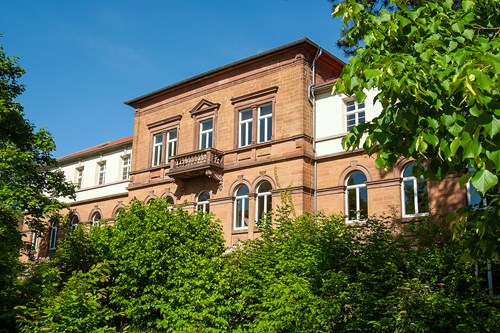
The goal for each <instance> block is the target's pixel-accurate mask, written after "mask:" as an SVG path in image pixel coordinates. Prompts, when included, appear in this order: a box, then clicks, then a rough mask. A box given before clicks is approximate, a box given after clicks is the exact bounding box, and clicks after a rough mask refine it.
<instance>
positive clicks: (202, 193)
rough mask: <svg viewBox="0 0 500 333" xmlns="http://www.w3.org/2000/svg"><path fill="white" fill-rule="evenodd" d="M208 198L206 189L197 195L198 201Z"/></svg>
mask: <svg viewBox="0 0 500 333" xmlns="http://www.w3.org/2000/svg"><path fill="white" fill-rule="evenodd" d="M208 199H210V194H209V193H208V192H207V191H203V192H201V193H200V196H199V197H198V201H208Z"/></svg>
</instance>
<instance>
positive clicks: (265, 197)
mask: <svg viewBox="0 0 500 333" xmlns="http://www.w3.org/2000/svg"><path fill="white" fill-rule="evenodd" d="M264 184H269V186H270V187H271V189H272V186H271V183H269V182H268V181H264V182H262V183H261V184H260V185H259V187H258V188H257V200H256V201H257V203H256V207H255V219H256V220H257V221H259V220H260V219H261V218H262V215H264V217H265V216H266V215H267V213H269V210H268V206H269V204H271V205H272V193H271V190H269V191H265V192H261V187H262V185H264ZM260 198H263V201H264V203H263V205H264V207H263V209H262V214H259V210H260V209H259V208H260V205H259V203H260Z"/></svg>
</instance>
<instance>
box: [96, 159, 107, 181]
mask: <svg viewBox="0 0 500 333" xmlns="http://www.w3.org/2000/svg"><path fill="white" fill-rule="evenodd" d="M105 182H106V162H99V163H98V164H97V185H103V184H104V183H105Z"/></svg>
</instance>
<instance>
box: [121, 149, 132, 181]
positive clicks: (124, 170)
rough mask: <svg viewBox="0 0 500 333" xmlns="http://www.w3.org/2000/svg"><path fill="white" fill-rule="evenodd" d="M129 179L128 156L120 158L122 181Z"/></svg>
mask: <svg viewBox="0 0 500 333" xmlns="http://www.w3.org/2000/svg"><path fill="white" fill-rule="evenodd" d="M129 178H130V155H127V156H124V157H122V180H126V179H129Z"/></svg>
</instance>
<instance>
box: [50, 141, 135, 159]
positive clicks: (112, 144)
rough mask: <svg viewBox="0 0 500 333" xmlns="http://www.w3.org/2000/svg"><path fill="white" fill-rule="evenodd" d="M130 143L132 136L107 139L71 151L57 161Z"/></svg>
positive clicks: (81, 156)
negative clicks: (95, 144) (79, 149)
mask: <svg viewBox="0 0 500 333" xmlns="http://www.w3.org/2000/svg"><path fill="white" fill-rule="evenodd" d="M127 144H132V136H127V137H125V138H121V139H118V140H114V141H109V142H105V143H101V144H100V145H97V146H94V147H90V148H87V149H84V150H81V151H78V152H76V153H72V154H69V155H66V156H63V157H60V158H58V159H57V161H58V162H67V161H70V160H73V159H77V158H83V157H87V156H89V155H95V154H96V153H104V152H108V151H111V150H113V149H116V148H117V147H119V146H122V145H127Z"/></svg>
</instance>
